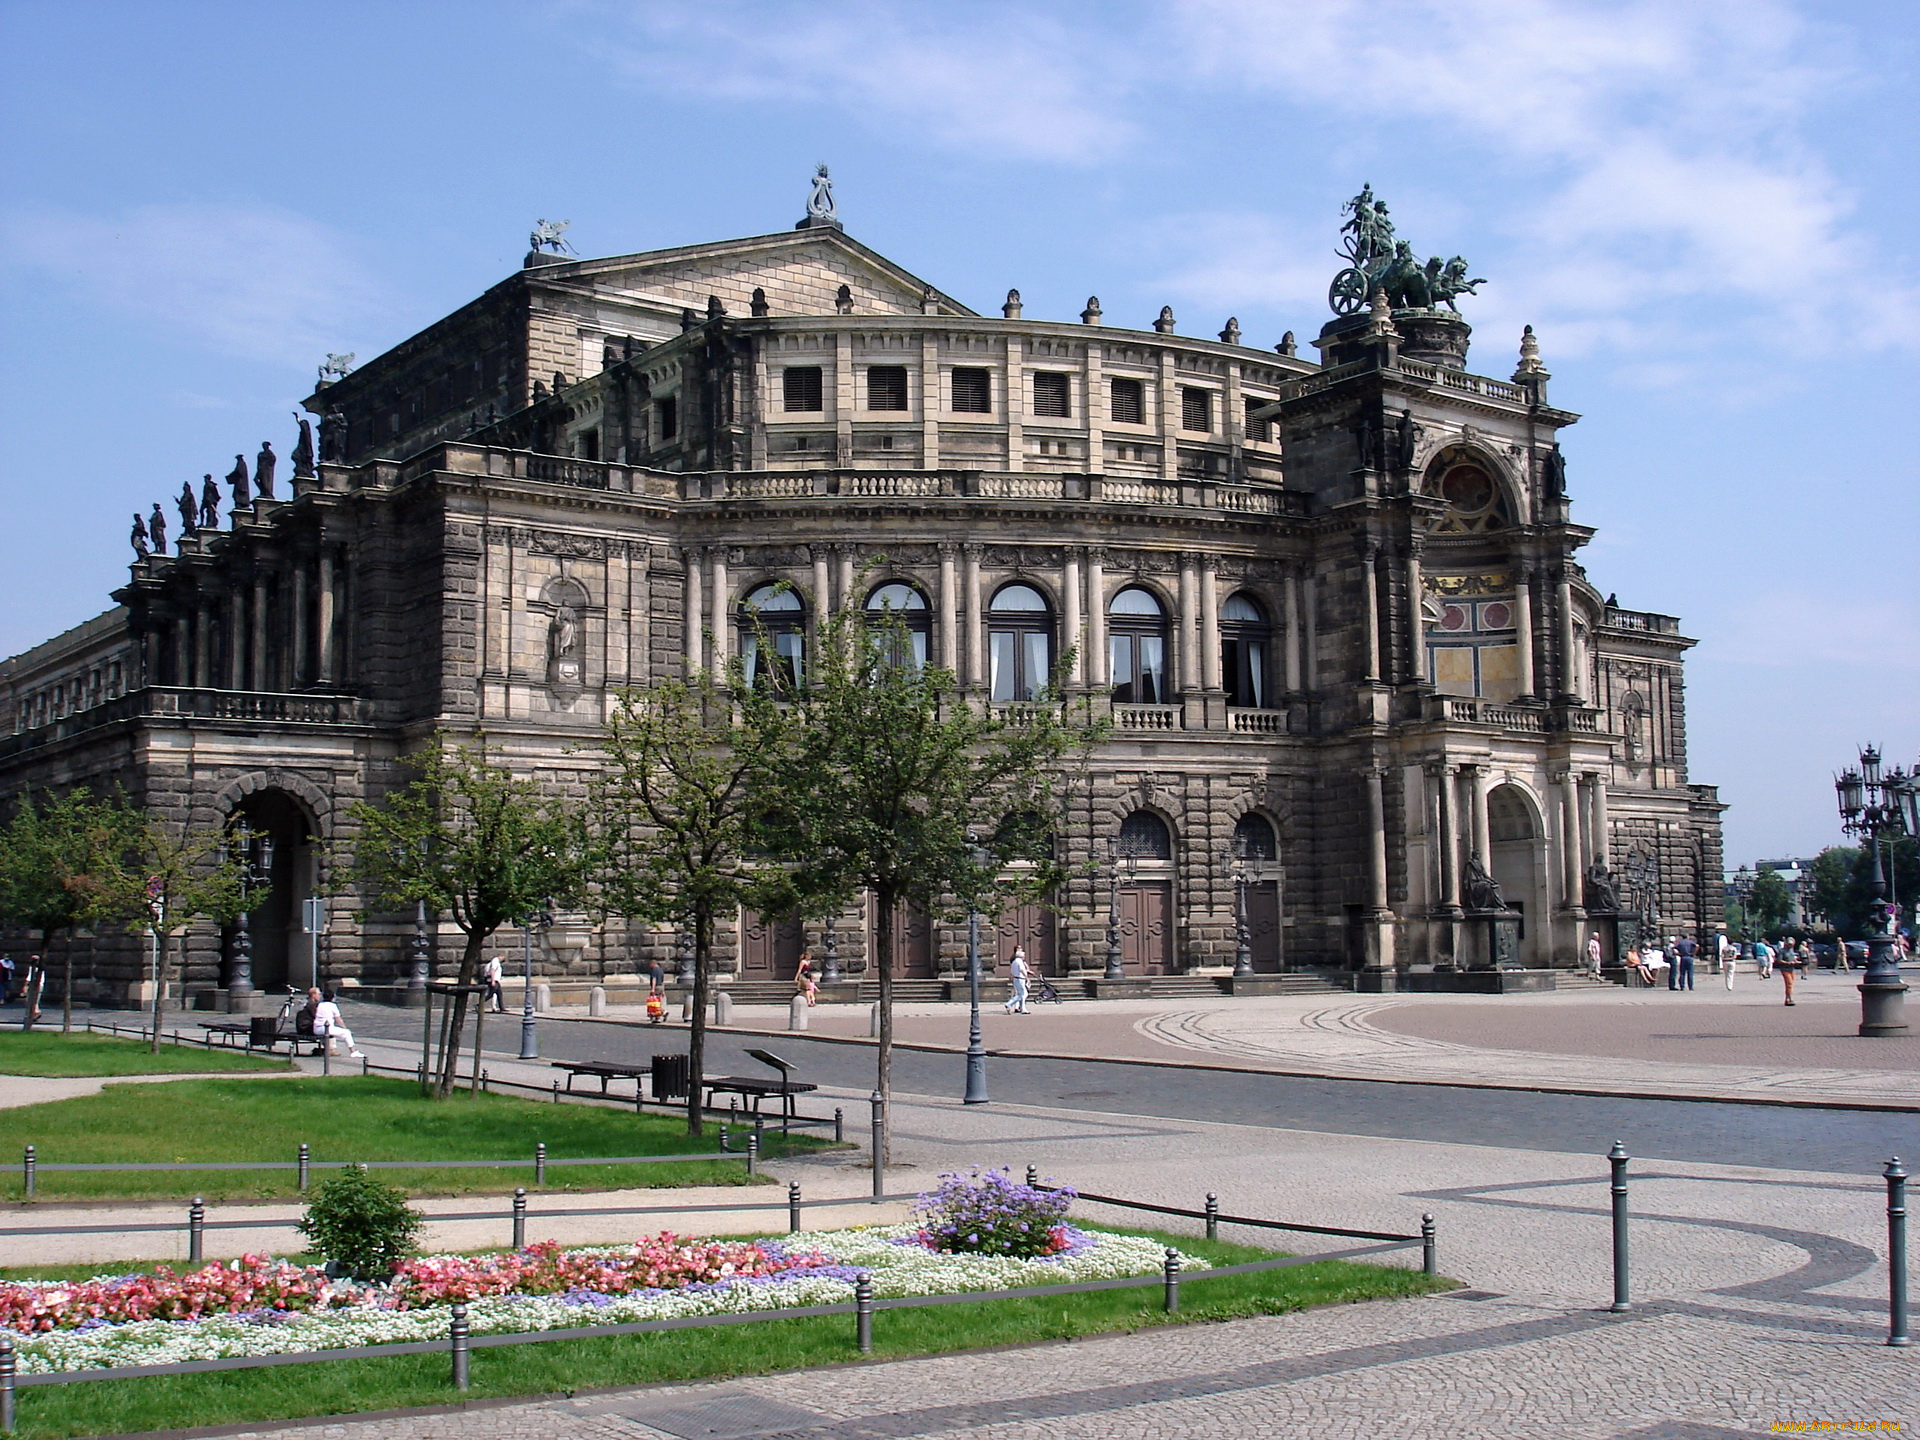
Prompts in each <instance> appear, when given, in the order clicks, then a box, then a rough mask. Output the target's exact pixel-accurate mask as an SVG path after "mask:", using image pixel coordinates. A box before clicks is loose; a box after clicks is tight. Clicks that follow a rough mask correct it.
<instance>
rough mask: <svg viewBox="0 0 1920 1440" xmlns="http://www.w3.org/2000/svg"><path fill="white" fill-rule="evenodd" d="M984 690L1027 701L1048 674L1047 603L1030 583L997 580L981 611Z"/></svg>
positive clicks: (999, 697)
mask: <svg viewBox="0 0 1920 1440" xmlns="http://www.w3.org/2000/svg"><path fill="white" fill-rule="evenodd" d="M987 671H988V677H987V679H988V683H987V693H988V695H989V697H990V698H991V699H994V700H999V701H1010V700H1033V699H1037V698H1038V697H1039V696H1040V695H1041V694H1042V693H1044V692H1045V690H1046V688H1047V685H1048V684H1049V682H1050V681H1051V680H1052V678H1053V608H1052V607H1051V606H1050V605H1048V604H1047V597H1046V596H1044V595H1042V594H1041V593H1040V592H1039V591H1038V590H1036V589H1034V588H1033V587H1032V586H1031V585H1003V586H1001V587H1000V589H998V590H997V591H995V592H994V596H993V604H992V606H991V607H990V608H989V610H988V612H987Z"/></svg>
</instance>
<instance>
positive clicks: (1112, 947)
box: [1103, 838, 1127, 980]
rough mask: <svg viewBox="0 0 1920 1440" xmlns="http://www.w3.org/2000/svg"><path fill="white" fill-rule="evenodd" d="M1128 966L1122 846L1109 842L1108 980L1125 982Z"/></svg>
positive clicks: (1115, 841)
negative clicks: (1123, 932) (1122, 927)
mask: <svg viewBox="0 0 1920 1440" xmlns="http://www.w3.org/2000/svg"><path fill="white" fill-rule="evenodd" d="M1126 975H1127V968H1126V966H1125V965H1124V964H1123V963H1121V952H1120V844H1119V842H1118V841H1117V840H1114V839H1111V838H1109V839H1108V841H1107V973H1106V975H1105V976H1104V977H1103V978H1105V979H1108V980H1124V979H1125V978H1126Z"/></svg>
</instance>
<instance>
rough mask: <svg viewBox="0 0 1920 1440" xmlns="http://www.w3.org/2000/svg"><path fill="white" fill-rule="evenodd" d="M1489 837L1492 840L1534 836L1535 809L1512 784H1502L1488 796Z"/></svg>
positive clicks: (1522, 838)
mask: <svg viewBox="0 0 1920 1440" xmlns="http://www.w3.org/2000/svg"><path fill="white" fill-rule="evenodd" d="M1487 838H1488V839H1489V840H1491V841H1500V840H1531V839H1533V838H1534V834H1533V810H1532V808H1531V807H1530V806H1529V805H1528V804H1527V802H1526V800H1525V799H1524V798H1523V797H1522V796H1521V794H1520V792H1519V791H1518V790H1516V789H1514V788H1513V786H1511V785H1502V786H1500V787H1499V788H1498V789H1497V790H1495V791H1494V792H1493V793H1492V794H1491V795H1489V796H1487Z"/></svg>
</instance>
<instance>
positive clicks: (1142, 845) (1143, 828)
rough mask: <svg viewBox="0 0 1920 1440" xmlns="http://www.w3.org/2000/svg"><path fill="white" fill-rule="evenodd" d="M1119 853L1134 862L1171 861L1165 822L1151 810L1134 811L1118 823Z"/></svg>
mask: <svg viewBox="0 0 1920 1440" xmlns="http://www.w3.org/2000/svg"><path fill="white" fill-rule="evenodd" d="M1120 853H1121V854H1122V855H1131V856H1132V857H1133V858H1134V859H1136V860H1171V859H1173V836H1172V834H1171V833H1169V832H1168V830H1167V822H1166V821H1164V820H1162V819H1161V818H1160V817H1159V816H1158V815H1156V814H1154V813H1153V812H1152V811H1151V810H1136V811H1134V812H1133V813H1132V814H1131V815H1129V816H1127V818H1126V819H1124V820H1122V821H1121V822H1120Z"/></svg>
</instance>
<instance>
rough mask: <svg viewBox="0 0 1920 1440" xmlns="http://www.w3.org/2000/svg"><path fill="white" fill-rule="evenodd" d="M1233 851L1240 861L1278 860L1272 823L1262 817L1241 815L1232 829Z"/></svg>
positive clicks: (1278, 854) (1278, 848) (1277, 847)
mask: <svg viewBox="0 0 1920 1440" xmlns="http://www.w3.org/2000/svg"><path fill="white" fill-rule="evenodd" d="M1233 850H1234V853H1235V854H1236V855H1238V856H1239V857H1240V858H1241V859H1242V860H1278V859H1279V858H1280V845H1279V842H1278V841H1277V840H1275V839H1274V834H1273V823H1272V822H1271V821H1270V820H1268V819H1267V817H1266V816H1264V815H1251V814H1249V815H1242V816H1241V817H1240V819H1239V820H1238V821H1237V822H1236V823H1235V825H1234V827H1233Z"/></svg>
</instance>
